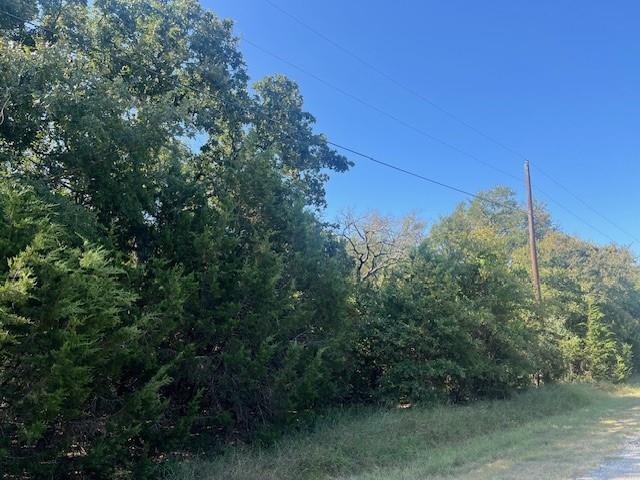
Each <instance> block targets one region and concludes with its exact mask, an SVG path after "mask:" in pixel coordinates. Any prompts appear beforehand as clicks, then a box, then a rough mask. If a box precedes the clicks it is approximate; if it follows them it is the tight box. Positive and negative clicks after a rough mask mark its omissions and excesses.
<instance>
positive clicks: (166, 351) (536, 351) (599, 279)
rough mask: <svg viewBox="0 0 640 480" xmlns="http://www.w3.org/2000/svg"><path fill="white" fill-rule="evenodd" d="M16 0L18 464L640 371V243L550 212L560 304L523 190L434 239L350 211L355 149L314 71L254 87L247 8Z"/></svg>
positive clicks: (545, 219) (133, 458)
mask: <svg viewBox="0 0 640 480" xmlns="http://www.w3.org/2000/svg"><path fill="white" fill-rule="evenodd" d="M0 5H1V6H2V10H6V11H8V12H9V13H11V14H12V15H14V16H7V15H4V16H0V30H1V32H2V35H1V36H0V71H1V72H2V75H1V76H0V168H1V172H0V173H1V175H2V176H1V179H0V254H1V257H0V260H1V261H0V277H1V278H0V432H2V435H1V436H0V471H2V472H3V474H4V475H5V476H6V477H7V478H70V477H78V478H86V477H90V478H144V477H145V476H153V475H155V473H154V472H155V471H156V468H157V466H158V465H159V464H160V463H161V462H162V461H163V460H165V459H166V458H168V457H170V456H171V455H179V454H182V453H185V452H197V451H201V450H205V449H211V448H218V447H219V446H221V445H224V442H225V441H228V440H230V439H237V438H241V439H249V438H252V437H253V438H255V436H256V435H263V436H265V437H267V436H268V435H269V432H270V431H275V430H269V428H272V429H277V428H280V427H286V426H290V425H292V424H295V423H297V422H299V421H300V419H301V418H303V417H304V416H306V415H309V414H312V413H313V412H315V411H318V409H321V408H325V407H328V406H332V405H344V404H347V403H362V402H381V403H387V404H391V405H395V404H398V403H402V404H410V403H414V402H420V401H432V400H442V401H466V400H471V399H475V398H480V397H499V396H504V395H507V394H508V392H509V391H511V390H513V389H515V388H521V387H525V386H527V385H530V384H531V383H532V382H533V381H535V380H538V381H539V380H541V379H544V380H546V381H551V380H554V379H558V378H563V377H574V376H587V377H592V378H595V379H608V380H615V381H622V380H624V379H626V378H627V377H628V376H629V375H630V373H631V369H632V364H633V359H634V358H638V356H637V355H636V356H635V357H634V353H637V351H638V348H640V339H639V338H638V318H640V271H639V269H638V265H637V264H636V262H635V259H634V258H633V256H632V255H631V253H630V252H629V251H628V250H626V249H624V248H620V247H616V246H604V247H600V246H596V245H593V244H590V243H587V242H584V241H582V240H579V239H576V238H573V237H570V236H568V235H565V234H563V233H561V232H559V231H557V229H556V228H555V227H554V226H553V225H552V223H551V221H550V219H549V215H548V214H547V212H546V211H545V210H544V209H543V208H542V207H539V208H538V212H537V214H538V215H537V216H538V219H539V222H540V229H539V236H540V239H539V240H540V252H541V272H542V279H543V284H544V297H545V302H544V306H543V307H542V308H541V307H539V306H538V305H536V304H535V302H534V301H533V299H532V297H531V293H530V292H531V288H530V284H529V273H528V267H527V265H528V263H527V257H526V252H527V247H526V233H525V229H524V221H525V219H524V215H523V212H522V210H521V208H520V206H519V204H518V202H517V201H515V199H514V196H513V193H512V192H509V191H508V190H505V189H501V188H498V189H495V190H493V191H490V192H486V193H485V194H484V195H485V197H491V198H493V199H494V200H495V201H499V204H500V205H501V206H496V205H497V203H491V202H484V201H480V200H475V201H474V202H471V203H469V204H465V205H461V206H460V207H458V208H457V209H456V210H455V212H454V213H453V214H452V215H451V216H450V217H448V218H445V219H443V220H441V221H440V222H439V223H438V224H437V225H435V226H432V228H431V229H430V230H429V231H428V233H427V234H426V235H425V234H424V225H423V224H422V223H420V222H419V221H417V220H416V219H415V218H413V217H411V218H408V219H406V220H402V221H388V219H384V218H383V217H380V216H378V215H372V216H369V217H367V218H364V219H355V218H353V217H351V218H349V220H348V222H346V223H345V224H344V225H342V226H341V227H340V228H335V227H334V226H332V225H328V224H325V223H323V222H322V220H321V217H320V215H319V212H320V210H321V209H322V207H323V206H324V205H325V197H324V183H325V181H326V180H327V175H328V173H329V172H331V171H333V172H343V171H345V170H347V169H348V168H349V167H350V163H349V162H348V161H347V160H346V159H345V158H344V157H343V156H341V155H339V154H338V153H337V152H335V151H333V150H332V149H331V148H329V147H328V145H327V143H326V141H325V139H324V137H323V136H322V135H318V134H316V133H314V131H313V127H314V122H315V120H314V118H313V116H312V115H310V114H309V113H307V112H305V111H304V109H303V102H302V97H301V95H300V93H299V91H298V88H297V86H296V84H295V83H293V82H291V81H290V80H288V79H286V78H284V77H282V76H274V77H268V78H265V79H262V80H260V81H258V82H256V83H254V84H253V85H252V86H251V88H250V86H249V84H248V76H247V73H246V71H245V65H244V63H243V58H242V55H241V54H240V52H239V49H238V45H237V39H236V38H235V37H234V35H233V32H232V24H231V23H230V22H229V21H226V20H220V19H218V18H217V17H216V16H215V15H214V14H212V13H209V12H206V11H205V10H203V9H202V8H201V7H200V6H199V5H198V4H197V3H196V2H195V1H194V0H155V1H147V0H96V1H94V2H91V5H87V4H86V3H85V2H82V1H73V0H69V1H67V2H50V1H48V0H41V1H40V2H38V3H37V4H36V3H34V2H23V1H20V0H11V1H0ZM20 19H25V20H27V21H29V22H32V21H33V22H36V23H38V24H40V25H41V26H42V27H44V28H36V27H34V26H33V25H31V24H30V23H25V22H23V21H22V20H20ZM505 205H506V206H505Z"/></svg>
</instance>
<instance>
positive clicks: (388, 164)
mask: <svg viewBox="0 0 640 480" xmlns="http://www.w3.org/2000/svg"><path fill="white" fill-rule="evenodd" d="M0 13H2V14H5V15H8V16H10V17H12V18H15V19H16V20H19V21H21V22H23V23H25V24H27V25H30V26H32V27H34V28H38V29H41V30H43V31H46V32H47V33H50V34H52V35H57V34H58V32H56V31H55V30H52V29H50V28H47V27H44V26H42V25H39V24H37V23H35V22H32V21H29V20H26V19H23V18H20V17H18V16H16V15H14V14H11V13H9V12H6V11H4V10H0ZM253 45H254V46H256V47H257V48H260V47H258V46H257V45H255V44H253ZM96 50H98V51H100V50H99V49H96ZM283 61H285V60H284V59H283ZM130 63H131V64H132V65H134V66H136V67H140V68H141V69H144V70H146V71H149V72H152V73H154V74H155V73H157V72H155V71H153V70H152V69H150V68H148V67H146V66H145V65H142V64H140V63H137V62H134V61H130ZM309 75H312V76H314V78H317V79H318V80H319V81H321V82H323V83H325V82H324V80H322V79H320V78H319V77H315V75H313V74H311V73H309ZM173 83H174V85H175V86H180V87H185V88H188V89H190V90H193V91H194V92H196V93H199V94H205V95H206V94H208V92H203V91H201V90H200V89H197V88H195V87H192V86H191V85H184V84H177V83H175V82H173ZM327 84H328V83H327ZM328 85H330V84H328ZM335 88H337V89H338V90H339V91H341V92H342V93H344V94H345V95H347V96H351V94H349V93H348V92H346V91H343V90H342V89H340V88H339V87H335ZM353 98H354V99H358V97H355V96H353ZM362 102H364V101H362ZM365 104H366V102H365ZM367 105H369V104H367ZM371 108H374V109H377V107H375V106H373V105H371ZM380 112H381V113H384V112H383V111H382V110H380ZM393 118H394V119H396V117H393ZM397 121H399V122H403V121H402V120H400V119H397ZM426 135H428V134H426ZM434 138H435V137H434ZM325 142H326V143H327V144H328V145H332V146H334V147H336V148H340V149H341V150H344V151H347V152H350V153H352V154H354V155H358V156H359V157H362V158H365V159H367V160H370V161H372V162H374V163H376V164H378V165H382V166H385V167H387V168H390V169H393V170H395V171H398V172H402V173H404V174H406V175H410V176H413V177H415V178H418V179H420V180H423V181H426V182H429V183H431V184H434V185H438V186H440V187H443V188H446V189H449V190H452V191H455V192H458V193H462V194H464V195H467V196H469V197H472V198H475V199H478V200H481V201H484V202H487V203H492V204H494V205H498V206H501V207H503V208H508V209H512V208H513V207H512V206H511V205H508V204H506V203H504V202H499V201H497V200H493V199H490V198H486V197H483V196H482V195H478V194H475V193H472V192H469V191H467V190H463V189H461V188H458V187H455V186H453V185H449V184H447V183H444V182H441V181H438V180H435V179H432V178H429V177H426V176H424V175H421V174H419V173H416V172H412V171H410V170H407V169H404V168H401V167H398V166H397V165H393V164H391V163H388V162H384V161H382V160H378V159H376V158H374V157H372V156H370V155H366V154H364V153H362V152H359V151H357V150H355V149H353V148H350V147H347V146H344V145H340V144H337V143H335V142H331V141H329V140H325ZM514 178H517V177H514Z"/></svg>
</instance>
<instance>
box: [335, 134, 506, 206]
mask: <svg viewBox="0 0 640 480" xmlns="http://www.w3.org/2000/svg"><path fill="white" fill-rule="evenodd" d="M325 142H326V143H327V144H328V145H331V146H334V147H336V148H339V149H341V150H344V151H346V152H350V153H352V154H354V155H357V156H359V157H362V158H364V159H366V160H370V161H371V162H374V163H377V164H378V165H382V166H384V167H387V168H390V169H392V170H396V171H398V172H401V173H404V174H406V175H410V176H412V177H415V178H418V179H420V180H423V181H425V182H429V183H432V184H434V185H439V186H441V187H443V188H446V189H448V190H453V191H454V192H458V193H462V194H464V195H467V196H469V197H472V198H475V199H477V200H481V201H483V202H487V203H492V204H494V205H497V206H500V207H503V208H507V209H513V206H512V205H508V204H506V203H504V202H499V201H497V200H493V199H491V198H487V197H483V196H482V195H478V194H476V193H472V192H469V191H467V190H463V189H461V188H458V187H454V186H453V185H449V184H448V183H444V182H441V181H439V180H434V179H433V178H429V177H426V176H424V175H421V174H419V173H416V172H412V171H411V170H407V169H405V168H402V167H398V166H397V165H394V164H392V163H388V162H384V161H382V160H378V159H377V158H375V157H372V156H371V155H367V154H366V153H362V152H360V151H358V150H354V149H353V148H350V147H345V146H344V145H340V144H339V143H335V142H330V141H329V140H325Z"/></svg>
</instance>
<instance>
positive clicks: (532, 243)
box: [524, 160, 542, 303]
mask: <svg viewBox="0 0 640 480" xmlns="http://www.w3.org/2000/svg"><path fill="white" fill-rule="evenodd" d="M524 178H525V188H526V190H527V218H528V219H529V249H530V252H531V277H532V278H533V286H534V289H535V294H536V300H537V301H538V303H540V302H541V301H542V292H541V290H540V273H539V271H538V248H537V247H536V226H535V221H534V218H533V194H532V193H531V174H530V173H529V160H525V162H524Z"/></svg>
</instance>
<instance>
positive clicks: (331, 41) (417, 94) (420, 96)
mask: <svg viewBox="0 0 640 480" xmlns="http://www.w3.org/2000/svg"><path fill="white" fill-rule="evenodd" d="M264 1H265V3H267V4H269V5H270V6H271V7H272V8H274V9H276V10H278V11H279V12H281V13H282V14H284V15H285V16H287V17H289V18H291V19H292V20H293V21H295V22H296V23H298V24H299V25H301V26H302V27H304V28H305V29H307V30H309V31H310V32H312V33H313V34H314V35H316V36H317V37H319V38H321V39H322V40H324V41H325V42H327V43H329V44H330V45H332V46H333V47H335V48H337V49H338V50H340V51H341V52H343V53H345V54H346V55H348V56H349V57H351V58H353V59H354V60H356V61H357V62H359V63H360V64H362V65H364V66H365V67H367V68H368V69H369V70H371V71H373V72H375V73H377V74H378V75H380V76H381V77H383V78H385V79H386V80H388V81H389V82H391V83H392V84H394V85H395V86H397V87H398V88H400V89H402V90H404V91H405V92H407V93H409V94H410V95H413V96H414V97H416V98H418V99H420V100H422V101H423V102H425V103H427V104H428V105H430V106H431V107H433V108H434V109H436V110H438V111H439V112H441V113H444V114H445V115H447V116H448V117H450V118H451V119H453V120H455V121H456V122H458V123H459V124H461V125H463V126H464V127H466V128H468V129H470V130H472V131H473V132H475V133H476V134H478V135H479V136H481V137H483V138H484V139H486V140H488V141H490V142H492V143H493V144H495V145H497V146H499V147H501V148H502V149H504V150H506V151H508V152H510V153H512V154H513V155H515V156H517V157H519V158H520V159H521V160H527V156H526V155H524V154H523V153H522V152H519V151H518V150H516V149H515V148H512V147H510V146H508V145H506V144H505V143H504V142H501V141H500V140H498V139H496V138H495V137H493V136H491V135H489V134H487V133H485V132H484V131H482V130H480V129H479V128H477V127H475V126H474V125H472V124H470V123H469V122H467V121H465V120H464V119H462V118H460V117H459V116H458V115H456V114H454V113H452V112H451V111H449V110H448V109H446V108H444V107H442V106H440V105H439V104H437V103H436V102H434V101H433V100H431V99H430V98H428V97H426V96H425V95H423V94H422V93H420V92H419V91H417V90H415V89H413V88H411V87H409V86H407V85H406V84H404V83H403V82H401V81H399V80H397V79H396V78H395V77H393V76H391V75H389V74H388V73H387V72H385V71H384V70H382V69H380V68H378V67H377V66H375V65H374V64H372V63H370V62H368V61H367V60H365V59H364V58H362V57H361V56H360V55H358V54H356V53H355V52H353V51H352V50H351V49H349V48H347V47H345V46H344V45H342V44H340V43H338V42H337V41H335V40H334V39H332V38H331V37H329V36H327V35H325V34H324V33H322V32H321V31H320V30H318V29H316V28H314V27H313V26H311V25H310V24H308V23H307V22H305V21H304V20H302V19H301V18H300V17H298V16H296V15H294V14H293V13H291V12H289V11H288V10H286V9H284V8H283V7H281V6H280V5H278V4H277V3H275V2H273V1H272V0H264ZM263 51H264V50H263ZM292 66H293V65H292ZM532 166H533V167H535V168H536V169H537V170H538V171H539V172H540V173H541V174H542V175H544V176H545V177H546V178H548V179H549V180H551V181H552V182H553V183H555V184H556V185H557V186H559V187H560V188H561V189H563V190H564V191H565V192H567V193H568V194H569V195H571V196H572V197H573V198H575V199H576V200H577V201H578V202H580V203H581V204H582V205H584V206H585V207H586V208H588V209H589V210H590V211H591V212H593V213H595V214H596V215H598V216H599V217H600V218H602V219H603V220H605V221H606V222H608V223H609V224H610V225H612V226H614V227H615V228H617V229H618V230H619V231H621V232H622V233H624V234H625V235H627V236H629V237H631V238H633V239H634V240H635V241H638V242H640V239H638V237H636V236H635V235H633V234H632V233H630V232H629V231H628V230H626V229H624V228H622V227H621V226H620V225H618V224H617V223H616V222H614V221H613V220H611V219H609V218H608V217H607V216H605V215H603V214H602V213H600V212H598V211H597V210H596V209H595V208H593V207H592V206H591V205H589V204H588V203H587V202H586V201H585V200H583V199H582V198H580V197H579V196H578V195H576V194H575V193H573V192H572V191H571V190H570V189H569V188H567V187H566V186H565V185H563V184H562V183H561V182H559V181H558V180H556V179H554V178H553V177H552V176H551V175H549V174H548V173H546V172H545V171H544V170H543V169H542V168H540V167H538V166H536V165H532ZM502 173H504V172H502ZM545 195H546V196H547V197H548V198H549V199H550V200H551V201H552V202H553V203H557V204H559V202H556V201H555V200H553V199H552V198H551V196H550V195H549V194H546V193H545ZM559 205H560V204H559ZM562 208H566V207H564V206H562ZM568 211H569V210H568ZM569 213H571V214H572V215H575V214H573V213H572V212H571V211H569ZM576 218H580V217H578V216H577V215H576ZM580 221H582V222H585V221H584V220H582V219H580ZM585 224H588V223H586V222H585ZM591 228H594V227H593V226H591ZM594 229H595V228H594ZM595 230H596V231H598V232H599V233H600V234H602V235H604V236H606V237H607V238H611V237H610V236H609V235H607V234H605V233H603V232H601V231H599V230H597V229H595Z"/></svg>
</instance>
